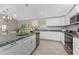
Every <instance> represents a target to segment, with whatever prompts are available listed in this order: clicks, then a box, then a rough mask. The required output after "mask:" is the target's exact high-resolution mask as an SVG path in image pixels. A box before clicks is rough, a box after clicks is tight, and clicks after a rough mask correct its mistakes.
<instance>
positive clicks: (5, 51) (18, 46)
mask: <svg viewBox="0 0 79 59" xmlns="http://www.w3.org/2000/svg"><path fill="white" fill-rule="evenodd" d="M21 54H22V41H21V40H19V41H16V42H13V43H11V44H8V45H6V46H3V47H0V55H21Z"/></svg>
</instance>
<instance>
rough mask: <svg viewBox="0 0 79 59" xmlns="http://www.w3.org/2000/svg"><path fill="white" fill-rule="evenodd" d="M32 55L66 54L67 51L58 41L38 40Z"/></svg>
mask: <svg viewBox="0 0 79 59" xmlns="http://www.w3.org/2000/svg"><path fill="white" fill-rule="evenodd" d="M33 55H67V52H66V51H65V49H64V47H63V46H62V45H61V43H60V42H57V41H48V40H40V45H39V47H38V48H37V49H36V50H35V51H34V53H33Z"/></svg>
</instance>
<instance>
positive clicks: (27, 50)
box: [23, 37, 32, 55]
mask: <svg viewBox="0 0 79 59" xmlns="http://www.w3.org/2000/svg"><path fill="white" fill-rule="evenodd" d="M31 45H32V41H31V39H30V37H28V38H24V39H23V55H29V54H31Z"/></svg>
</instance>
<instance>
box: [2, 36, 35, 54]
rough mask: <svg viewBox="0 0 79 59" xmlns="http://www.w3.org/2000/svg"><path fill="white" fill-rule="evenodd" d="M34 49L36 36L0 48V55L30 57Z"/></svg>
mask: <svg viewBox="0 0 79 59" xmlns="http://www.w3.org/2000/svg"><path fill="white" fill-rule="evenodd" d="M35 47H36V35H32V36H29V37H26V38H24V39H22V40H19V41H16V42H13V43H11V44H8V45H5V46H3V47H0V55H30V54H31V53H32V51H33V50H34V49H35Z"/></svg>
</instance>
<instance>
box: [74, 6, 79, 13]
mask: <svg viewBox="0 0 79 59" xmlns="http://www.w3.org/2000/svg"><path fill="white" fill-rule="evenodd" d="M74 10H75V12H76V13H79V5H77V6H76V7H75V8H74Z"/></svg>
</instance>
